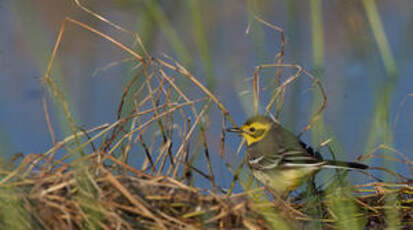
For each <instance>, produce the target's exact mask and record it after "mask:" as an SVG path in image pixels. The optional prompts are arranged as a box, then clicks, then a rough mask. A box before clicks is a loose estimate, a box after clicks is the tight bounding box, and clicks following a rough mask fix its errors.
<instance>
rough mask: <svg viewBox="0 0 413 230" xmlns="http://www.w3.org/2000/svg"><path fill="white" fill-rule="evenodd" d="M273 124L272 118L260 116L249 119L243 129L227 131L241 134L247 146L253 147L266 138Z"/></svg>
mask: <svg viewBox="0 0 413 230" xmlns="http://www.w3.org/2000/svg"><path fill="white" fill-rule="evenodd" d="M273 124H274V122H273V121H272V120H271V118H269V117H266V116H262V115H259V116H255V117H251V118H249V119H248V120H247V121H246V122H245V123H244V124H243V125H242V126H241V127H239V128H229V129H227V131H228V132H236V133H239V134H240V135H242V136H243V137H244V138H245V140H246V141H247V145H251V144H253V143H255V142H257V141H259V140H261V139H262V138H264V137H265V135H266V134H267V132H268V131H269V130H270V129H271V127H272V125H273Z"/></svg>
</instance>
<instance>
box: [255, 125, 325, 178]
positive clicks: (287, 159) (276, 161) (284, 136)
mask: <svg viewBox="0 0 413 230" xmlns="http://www.w3.org/2000/svg"><path fill="white" fill-rule="evenodd" d="M270 132H273V133H271V134H269V135H267V136H266V137H264V139H263V140H262V141H260V142H258V143H255V144H252V145H251V146H249V147H248V148H247V154H248V165H249V167H250V168H253V169H259V170H268V169H273V168H276V167H280V168H293V167H299V168H300V167H317V166H321V165H323V164H325V162H324V161H323V160H321V159H318V158H317V157H316V155H315V154H314V152H313V151H312V150H311V151H309V150H308V147H306V146H305V144H303V142H301V141H300V139H299V138H298V137H296V136H295V135H294V134H293V133H291V132H290V131H288V130H286V129H284V128H283V127H281V126H279V125H277V126H275V127H274V128H273V129H271V130H270ZM266 138H267V139H266ZM265 139H266V140H265Z"/></svg>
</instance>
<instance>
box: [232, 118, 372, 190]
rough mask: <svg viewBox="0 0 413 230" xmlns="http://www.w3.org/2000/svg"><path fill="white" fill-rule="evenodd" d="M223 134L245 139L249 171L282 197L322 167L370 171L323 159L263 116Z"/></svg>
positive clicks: (295, 137) (364, 167)
mask: <svg viewBox="0 0 413 230" xmlns="http://www.w3.org/2000/svg"><path fill="white" fill-rule="evenodd" d="M226 131H227V132H234V133H238V134H239V135H240V136H242V137H244V138H245V140H246V142H247V147H246V154H247V157H246V159H247V165H248V168H249V169H250V170H251V172H252V174H253V175H254V177H255V178H257V179H258V180H259V181H260V182H261V183H262V184H264V185H265V186H267V187H269V188H270V189H271V190H273V191H275V192H276V193H278V194H281V195H283V194H288V193H289V192H291V191H293V190H295V189H297V188H298V187H300V186H301V185H302V184H303V183H304V182H305V181H307V180H308V179H309V178H311V177H312V176H313V175H315V174H316V173H317V172H318V171H319V170H320V169H323V168H338V169H356V170H365V169H368V168H369V166H367V165H365V164H362V163H356V162H344V161H335V160H323V159H322V157H321V154H320V153H319V152H316V151H314V150H313V149H312V148H311V147H310V146H307V145H306V144H305V143H304V142H303V141H301V140H300V138H299V137H298V136H296V135H294V134H293V133H292V132H291V131H289V130H288V129H286V128H284V127H282V126H281V125H280V124H279V123H276V122H274V121H273V120H272V119H271V118H270V117H268V116H265V115H257V116H254V117H251V118H249V119H248V120H247V121H246V122H245V123H244V124H243V125H242V126H241V127H239V128H228V129H226Z"/></svg>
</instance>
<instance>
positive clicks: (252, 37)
mask: <svg viewBox="0 0 413 230" xmlns="http://www.w3.org/2000/svg"><path fill="white" fill-rule="evenodd" d="M82 2H84V4H85V6H87V7H89V8H91V9H93V10H94V11H96V12H98V13H100V14H101V15H104V16H105V17H107V18H109V19H110V20H112V21H113V22H116V23H117V24H119V25H122V26H123V27H125V28H127V29H129V30H131V31H134V32H136V33H138V34H139V35H140V36H141V37H142V40H143V42H144V44H145V46H146V48H147V49H148V50H149V52H150V53H151V54H152V55H153V56H156V57H160V56H161V55H162V54H164V53H165V54H167V55H168V56H170V57H172V58H175V59H176V60H178V61H179V62H180V63H181V64H183V65H184V66H186V67H187V68H188V69H190V70H191V72H192V73H193V74H194V76H196V77H197V78H198V79H199V80H200V81H201V82H202V83H204V84H205V85H207V86H208V88H209V89H210V90H212V91H213V92H214V93H215V94H216V95H217V96H218V98H219V99H220V100H221V101H222V102H223V103H224V104H225V106H227V108H228V109H229V110H230V113H231V115H232V116H233V117H234V118H235V120H236V122H237V123H238V124H241V123H242V122H243V121H244V120H245V119H246V118H247V117H249V116H250V115H252V114H253V110H252V106H251V105H252V104H251V100H252V94H251V77H252V74H253V72H254V70H255V67H256V66H257V65H259V64H264V63H272V62H273V57H274V55H275V54H276V53H277V52H278V51H279V44H280V34H279V33H277V32H276V31H273V30H271V29H269V28H268V27H265V26H263V25H262V24H259V23H258V22H257V21H254V20H253V15H258V16H260V17H261V18H263V19H265V20H266V21H268V22H271V23H272V24H274V25H278V26H280V27H282V28H283V29H284V31H285V34H286V39H287V48H286V53H285V63H290V64H299V65H301V66H303V67H304V68H305V69H306V70H308V71H310V72H311V73H312V74H313V75H315V76H317V77H319V78H320V79H321V81H322V84H323V86H324V88H325V89H326V94H327V97H328V107H327V108H326V109H325V110H324V112H323V121H324V127H325V128H326V130H327V131H325V132H322V134H317V135H311V134H312V132H311V131H310V132H306V133H305V135H304V136H303V139H304V140H305V141H306V142H307V143H312V144H313V145H315V146H317V145H319V143H321V142H322V141H324V140H326V139H328V138H334V141H335V143H339V145H336V146H339V147H337V148H338V149H339V150H338V151H337V152H338V153H341V154H340V155H339V156H337V157H338V158H339V159H343V160H354V159H355V158H356V157H357V156H359V155H361V154H366V153H368V152H371V151H372V150H373V149H374V148H375V147H377V146H378V145H380V144H386V145H388V146H391V147H393V148H395V149H397V150H398V151H400V152H401V153H403V154H404V155H407V156H411V151H412V147H411V140H412V139H413V132H412V130H413V129H412V128H413V119H412V114H413V97H412V96H409V94H412V93H413V78H412V76H411V75H412V74H411V73H412V70H413V58H412V53H413V48H412V47H413V46H412V42H411V41H412V40H413V33H412V32H413V13H412V12H413V4H412V3H411V2H410V1H408V0H405V1H390V0H382V1H375V2H376V5H375V6H376V7H377V9H374V5H371V4H370V3H371V2H373V1H368V0H366V1H321V8H320V11H317V2H319V1H294V0H289V1H236V0H229V1H208V3H207V2H204V1H202V2H196V1H190V0H188V1H159V4H158V3H156V2H155V1H128V0H122V1H119V0H118V1H97V0H95V1H82ZM375 10H376V11H375ZM371 12H373V13H374V12H376V13H377V14H378V15H377V16H378V18H375V17H374V15H373V16H372V13H371ZM65 17H71V18H74V19H77V20H80V21H82V22H84V23H86V24H88V25H90V26H92V27H94V28H97V29H99V30H101V31H102V32H105V33H108V34H110V35H111V36H113V37H115V38H116V39H118V40H119V41H122V42H124V43H125V44H130V45H132V44H133V40H132V39H131V38H130V37H129V36H128V35H126V34H124V33H120V32H118V31H116V30H114V29H113V28H112V27H110V26H108V25H107V24H104V23H102V22H100V21H98V20H97V19H96V18H93V17H91V16H90V15H88V14H86V13H85V12H84V11H81V10H80V9H79V8H78V7H77V6H76V5H75V4H74V3H73V2H72V1H70V0H60V1H49V0H42V1H28V0H18V1H11V0H9V1H7V0H6V1H4V0H3V1H1V2H0V19H1V27H0V29H1V31H0V34H1V36H0V68H1V71H0V105H1V109H0V149H1V154H2V156H4V157H5V158H8V157H10V156H11V154H13V153H16V152H22V153H24V154H27V153H43V152H45V151H47V150H48V149H49V148H51V147H52V143H51V139H50V135H49V132H48V129H47V125H46V121H45V116H44V112H43V109H42V101H41V100H42V91H41V82H40V79H41V77H42V76H43V74H44V73H45V71H46V68H47V64H48V61H49V59H50V55H51V51H52V49H53V46H54V44H55V42H56V39H57V35H58V32H59V29H60V27H61V25H62V21H63V19H64V18H65ZM377 19H380V20H381V24H380V21H378V20H377ZM317 24H318V25H321V28H322V29H321V30H318V29H317V26H316V25H317ZM249 25H250V26H249ZM377 25H378V29H377ZM375 26H376V27H375ZM247 28H249V33H248V34H246V30H247ZM380 28H381V29H383V32H384V34H383V35H384V36H381V37H380V34H377V33H378V32H377V31H380ZM320 44H321V45H320ZM386 45H388V47H386ZM128 57H129V56H128V55H127V54H126V53H125V52H124V51H122V50H120V49H119V48H117V47H115V46H114V45H112V44H110V43H109V42H107V41H106V40H104V39H102V38H100V37H98V36H96V35H95V34H92V33H90V32H89V31H86V30H85V29H82V28H80V27H79V26H76V25H73V24H68V25H67V27H66V30H65V34H64V37H63V41H62V43H61V47H60V49H59V52H58V55H57V59H56V61H55V63H54V66H53V70H52V76H54V77H56V78H57V79H60V80H59V81H60V84H61V85H62V86H64V89H65V93H66V97H67V99H68V100H69V107H70V109H71V111H72V113H73V116H74V118H75V121H76V124H77V125H79V126H81V127H84V128H92V127H94V126H97V125H100V124H102V123H106V122H109V123H110V122H113V121H115V120H116V112H117V106H118V104H119V100H120V97H121V93H122V89H123V87H124V85H125V82H126V81H127V80H128V79H130V78H131V77H132V76H133V75H134V74H135V73H136V72H134V70H133V69H132V68H133V63H131V62H125V63H120V64H118V65H116V66H114V67H112V68H108V69H107V70H103V71H98V72H96V71H97V70H98V69H99V68H102V67H105V66H107V65H108V64H109V63H112V62H119V61H121V60H123V59H125V58H128ZM290 72H291V71H290ZM94 73H95V74H94ZM272 73H273V72H272ZM284 73H285V74H287V73H288V71H285V72H284ZM270 76H272V75H271V72H269V71H268V73H267V72H266V75H264V80H263V86H264V88H265V86H270V84H271V80H270ZM314 90H315V89H312V88H311V82H309V81H308V80H305V79H303V80H299V81H298V82H297V83H296V84H294V86H293V87H291V88H289V91H288V93H287V95H288V97H287V100H286V103H285V106H284V108H283V112H282V114H281V122H282V123H283V124H284V126H286V127H288V128H289V129H291V130H293V131H294V132H296V133H298V132H299V131H300V130H301V128H303V127H304V125H305V124H306V123H307V122H308V119H309V117H310V116H311V114H312V112H311V111H312V110H311V106H312V103H313V99H314V97H313V93H314ZM245 91H246V92H247V93H246V94H242V92H245ZM248 92H249V93H248ZM270 92H271V90H267V91H264V93H263V94H264V96H263V101H264V102H265V100H266V99H267V100H268V97H269V95H270ZM197 93H198V91H197V90H194V91H193V92H191V95H196V94H197ZM49 104H50V108H51V114H52V123H53V125H54V128H55V129H56V135H57V137H58V139H62V138H63V137H64V136H65V133H64V131H63V130H64V128H63V127H62V126H63V125H62V122H61V120H59V117H58V115H56V114H57V110H58V109H57V108H56V107H55V105H54V104H53V103H51V102H50V101H49ZM263 105H265V103H263ZM214 111H215V112H214ZM261 111H262V110H261ZM210 114H211V115H210V121H214V120H219V124H214V123H212V124H211V125H210V127H209V130H208V136H207V139H208V143H209V144H210V154H211V158H212V162H213V167H214V169H215V170H216V173H217V174H219V175H222V177H220V178H219V182H220V184H221V185H223V186H224V187H226V185H227V183H228V180H231V175H230V174H229V173H228V170H227V168H226V167H225V166H224V164H222V162H221V160H220V158H219V157H218V146H217V145H216V144H214V143H217V141H218V137H219V133H220V123H221V120H220V117H219V116H218V115H217V110H216V109H214V108H212V109H211V111H210ZM313 134H314V131H313ZM227 137H228V139H227V148H226V156H225V157H224V161H226V162H231V161H234V152H235V150H236V147H237V145H238V143H239V139H238V137H236V136H235V135H234V136H231V135H227ZM377 154H378V155H390V154H391V156H394V157H398V156H397V155H394V154H393V153H389V152H387V151H379V152H377ZM325 155H326V157H327V158H328V157H330V155H329V154H325ZM200 161H202V159H200ZM135 163H136V162H135ZM132 164H133V162H132ZM369 164H371V165H373V166H385V167H394V168H395V169H396V170H395V171H397V172H398V173H401V174H403V175H405V176H409V175H410V176H411V172H409V169H408V168H407V166H406V165H405V164H398V163H395V162H393V161H389V160H378V159H375V160H372V161H370V162H369ZM352 175H353V174H352ZM359 175H360V174H354V177H357V178H358V177H359ZM355 180H360V181H366V180H368V178H362V179H360V178H358V179H355ZM201 184H202V182H201Z"/></svg>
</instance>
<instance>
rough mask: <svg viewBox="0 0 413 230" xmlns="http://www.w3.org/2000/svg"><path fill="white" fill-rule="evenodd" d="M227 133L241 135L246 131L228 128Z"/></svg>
mask: <svg viewBox="0 0 413 230" xmlns="http://www.w3.org/2000/svg"><path fill="white" fill-rule="evenodd" d="M225 131H227V132H231V133H239V134H240V133H243V132H244V130H242V129H240V128H228V129H226V130H225Z"/></svg>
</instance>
